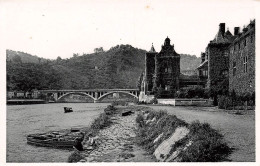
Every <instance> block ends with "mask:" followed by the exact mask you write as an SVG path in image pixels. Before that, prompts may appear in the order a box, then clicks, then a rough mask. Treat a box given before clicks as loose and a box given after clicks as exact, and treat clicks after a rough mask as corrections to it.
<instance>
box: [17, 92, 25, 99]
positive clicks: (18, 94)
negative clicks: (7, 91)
mask: <svg viewBox="0 0 260 166" xmlns="http://www.w3.org/2000/svg"><path fill="white" fill-rule="evenodd" d="M16 97H17V98H24V97H25V94H24V92H22V91H18V92H16Z"/></svg>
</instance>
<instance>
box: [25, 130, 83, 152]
mask: <svg viewBox="0 0 260 166" xmlns="http://www.w3.org/2000/svg"><path fill="white" fill-rule="evenodd" d="M83 139H84V134H83V133H82V132H80V131H79V130H71V131H59V132H57V131H53V132H48V133H42V134H29V135H28V136H27V143H28V144H31V145H36V146H44V147H54V148H65V149H71V148H73V146H74V145H75V140H77V141H79V140H80V142H82V141H83Z"/></svg>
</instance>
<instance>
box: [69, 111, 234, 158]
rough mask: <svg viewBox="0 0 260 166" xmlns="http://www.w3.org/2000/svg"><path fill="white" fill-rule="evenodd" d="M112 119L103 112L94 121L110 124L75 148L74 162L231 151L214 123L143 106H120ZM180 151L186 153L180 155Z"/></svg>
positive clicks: (214, 155)
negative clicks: (197, 120) (191, 119)
mask: <svg viewBox="0 0 260 166" xmlns="http://www.w3.org/2000/svg"><path fill="white" fill-rule="evenodd" d="M105 112H107V111H105ZM122 112H125V113H126V114H125V115H126V116H122ZM109 114H110V113H109ZM109 120H110V122H109V121H108V119H106V118H104V115H102V116H100V117H99V118H98V120H95V121H94V123H93V124H94V126H95V125H96V124H99V123H97V122H98V121H99V122H102V123H104V122H105V123H107V126H105V127H104V128H102V129H100V130H99V131H98V132H96V133H95V134H94V135H93V134H90V135H89V134H87V135H86V137H85V140H84V141H83V146H84V151H83V152H79V151H76V152H74V153H73V154H72V155H71V156H70V158H69V161H70V162H155V161H193V162H194V161H227V160H226V157H227V156H228V155H229V154H230V153H231V148H229V147H228V146H227V145H226V143H225V142H224V140H223V139H222V138H223V137H222V135H221V134H219V133H218V131H216V130H214V129H212V128H211V127H210V125H208V124H204V123H199V122H195V123H192V124H188V123H186V122H185V121H182V120H180V119H178V118H177V117H176V116H172V115H168V114H167V113H166V112H160V113H156V112H155V111H153V110H152V109H150V108H147V107H143V106H128V107H117V109H116V111H114V114H113V115H109ZM93 124H92V125H91V128H93ZM208 146H209V147H210V148H207V147H208ZM186 152H187V153H186ZM194 152H195V153H194ZM177 155H181V156H182V157H181V158H180V157H178V158H177V159H176V156H177ZM73 158H74V159H76V160H74V161H73V160H72V159H73ZM175 159H176V160H175Z"/></svg>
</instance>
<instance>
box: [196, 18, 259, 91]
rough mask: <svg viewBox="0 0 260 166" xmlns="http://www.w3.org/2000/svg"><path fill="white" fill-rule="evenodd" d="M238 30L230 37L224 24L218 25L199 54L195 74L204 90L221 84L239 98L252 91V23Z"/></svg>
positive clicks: (253, 28) (253, 75) (253, 36)
mask: <svg viewBox="0 0 260 166" xmlns="http://www.w3.org/2000/svg"><path fill="white" fill-rule="evenodd" d="M239 30H240V28H239V27H235V28H234V35H232V34H231V32H230V31H229V30H227V31H226V30H225V23H220V24H219V30H218V33H217V34H216V36H215V38H214V39H213V40H212V41H210V42H209V44H208V46H207V47H206V50H205V53H202V54H201V64H200V66H199V67H198V71H199V77H200V80H201V81H203V82H204V86H205V87H208V88H211V87H212V86H217V85H220V84H221V85H222V86H223V89H225V88H227V89H228V90H229V92H232V91H233V90H234V91H235V92H236V93H237V94H239V95H242V94H243V93H245V92H249V93H253V92H254V91H255V20H253V21H251V22H250V24H249V25H248V26H246V27H244V28H243V30H242V32H240V31H239ZM224 81H226V82H224ZM223 82H224V84H223ZM224 86H226V87H224Z"/></svg>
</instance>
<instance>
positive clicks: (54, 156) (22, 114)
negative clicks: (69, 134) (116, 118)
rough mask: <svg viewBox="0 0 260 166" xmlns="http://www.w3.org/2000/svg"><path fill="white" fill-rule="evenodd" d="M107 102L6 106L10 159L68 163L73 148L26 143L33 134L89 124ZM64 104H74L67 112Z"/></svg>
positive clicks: (70, 105)
mask: <svg viewBox="0 0 260 166" xmlns="http://www.w3.org/2000/svg"><path fill="white" fill-rule="evenodd" d="M107 105H108V103H55V104H35V105H13V106H7V146H6V148H7V149H6V161H7V162H29V163H30V162H67V159H68V157H69V155H70V154H71V153H72V151H71V150H61V149H53V148H46V147H36V146H33V145H28V144H27V143H26V136H27V135H28V134H33V133H44V132H47V131H54V130H62V129H70V128H71V127H86V126H89V125H90V124H91V122H92V121H93V120H94V119H95V118H96V117H97V116H98V115H99V114H100V113H101V112H103V110H104V108H105V107H106V106H107ZM63 107H72V108H73V111H74V112H72V113H67V114H65V113H64V110H63Z"/></svg>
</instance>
